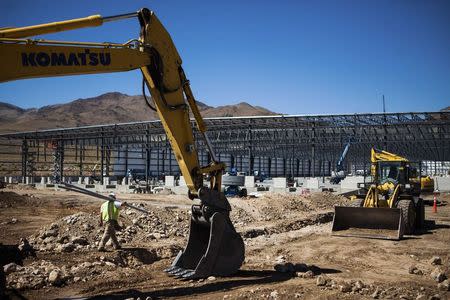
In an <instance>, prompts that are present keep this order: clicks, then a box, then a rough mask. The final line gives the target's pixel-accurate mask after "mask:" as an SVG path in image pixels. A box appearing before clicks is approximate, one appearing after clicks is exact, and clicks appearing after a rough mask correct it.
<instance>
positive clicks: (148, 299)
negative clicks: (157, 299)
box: [145, 297, 153, 300]
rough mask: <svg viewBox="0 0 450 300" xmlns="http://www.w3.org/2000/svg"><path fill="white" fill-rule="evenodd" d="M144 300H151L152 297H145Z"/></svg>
mask: <svg viewBox="0 0 450 300" xmlns="http://www.w3.org/2000/svg"><path fill="white" fill-rule="evenodd" d="M145 300H153V298H152V297H147V298H145Z"/></svg>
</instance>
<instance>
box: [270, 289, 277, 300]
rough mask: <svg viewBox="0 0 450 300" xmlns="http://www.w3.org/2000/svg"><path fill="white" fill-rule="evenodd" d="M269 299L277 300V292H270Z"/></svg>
mask: <svg viewBox="0 0 450 300" xmlns="http://www.w3.org/2000/svg"><path fill="white" fill-rule="evenodd" d="M270 297H271V298H274V299H277V298H278V291H273V292H271V293H270Z"/></svg>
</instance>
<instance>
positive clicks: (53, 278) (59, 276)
mask: <svg viewBox="0 0 450 300" xmlns="http://www.w3.org/2000/svg"><path fill="white" fill-rule="evenodd" d="M63 278H64V275H63V273H62V272H61V271H60V270H58V269H54V270H53V271H51V272H50V274H49V275H48V282H49V283H50V284H52V285H54V286H60V285H61V284H63Z"/></svg>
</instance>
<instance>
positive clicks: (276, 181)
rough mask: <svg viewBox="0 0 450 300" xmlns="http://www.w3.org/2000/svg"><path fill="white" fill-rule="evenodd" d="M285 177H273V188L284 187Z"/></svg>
mask: <svg viewBox="0 0 450 300" xmlns="http://www.w3.org/2000/svg"><path fill="white" fill-rule="evenodd" d="M286 186H287V185H286V177H275V178H273V188H274V189H286Z"/></svg>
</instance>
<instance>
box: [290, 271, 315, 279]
mask: <svg viewBox="0 0 450 300" xmlns="http://www.w3.org/2000/svg"><path fill="white" fill-rule="evenodd" d="M295 275H296V276H297V277H300V278H314V272H313V271H311V270H308V271H306V272H304V273H303V272H297V273H295Z"/></svg>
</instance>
